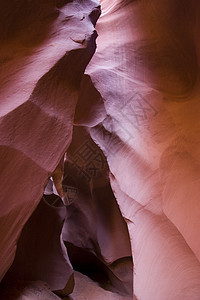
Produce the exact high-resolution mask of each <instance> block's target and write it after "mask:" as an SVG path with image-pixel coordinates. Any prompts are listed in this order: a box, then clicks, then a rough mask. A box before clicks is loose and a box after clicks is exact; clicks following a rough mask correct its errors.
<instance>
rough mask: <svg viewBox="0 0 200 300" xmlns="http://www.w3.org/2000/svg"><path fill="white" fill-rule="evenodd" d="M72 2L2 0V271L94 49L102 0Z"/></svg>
mask: <svg viewBox="0 0 200 300" xmlns="http://www.w3.org/2000/svg"><path fill="white" fill-rule="evenodd" d="M68 2H69V1H51V0H47V1H43V2H42V3H41V1H37V0H36V1H32V2H30V1H28V2H27V1H25V0H20V1H14V2H11V1H7V2H4V3H1V18H0V19H1V26H0V27H1V37H0V39H1V53H0V55H1V88H0V98H1V104H0V106H1V108H0V111H1V124H0V144H1V146H0V153H1V167H0V170H1V173H0V181H1V185H2V188H1V196H0V201H1V215H0V228H1V240H0V264H1V270H0V279H2V277H3V276H4V274H5V272H6V271H7V270H8V268H9V266H10V264H11V263H12V261H13V258H14V254H15V250H16V242H17V239H18V237H19V235H20V232H21V230H22V227H23V225H24V224H25V222H26V221H27V220H28V218H29V217H30V215H31V213H32V212H33V210H34V209H35V208H36V206H37V204H38V202H39V200H40V199H41V196H42V194H43V191H44V187H45V186H46V184H47V180H48V177H49V176H50V174H51V173H52V172H53V171H54V169H55V168H56V166H57V165H58V162H59V161H60V159H61V157H62V156H63V153H64V152H65V150H66V149H67V147H68V146H69V144H70V141H71V136H72V126H73V117H74V111H75V107H76V102H77V97H78V88H79V84H80V80H81V78H82V75H83V73H84V69H85V67H86V65H87V64H88V62H89V60H90V59H91V57H92V55H93V53H94V51H95V39H96V36H97V34H96V31H95V30H94V26H93V24H92V22H94V15H92V17H91V18H90V15H91V13H92V12H93V11H95V13H96V12H97V8H96V7H98V2H92V1H91V2H90V1H88V2H87V3H83V2H82V1H81V2H80V1H74V2H73V3H68ZM54 288H55V287H54Z"/></svg>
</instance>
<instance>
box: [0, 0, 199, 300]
mask: <svg viewBox="0 0 200 300" xmlns="http://www.w3.org/2000/svg"><path fill="white" fill-rule="evenodd" d="M1 5H2V9H1V18H0V20H1V23H2V24H1V26H0V28H1V29H0V30H1V45H2V47H1V52H0V55H1V83H2V85H1V89H0V93H1V104H0V106H1V124H0V138H1V140H0V141H1V157H2V159H1V173H0V182H1V184H2V188H1V197H0V199H1V200H0V201H1V218H0V228H1V236H2V239H1V241H0V262H1V266H2V268H1V278H2V277H3V275H4V274H5V272H6V271H7V270H8V267H9V266H10V264H11V262H12V260H13V258H14V253H15V249H16V241H17V239H18V237H19V234H20V232H21V230H22V227H23V225H24V224H25V222H26V221H27V220H28V218H29V217H30V215H31V213H32V212H33V210H34V209H35V207H36V206H37V204H38V202H39V199H40V198H41V196H42V193H43V190H44V187H45V185H46V184H47V181H48V177H49V176H51V174H52V172H53V171H54V170H55V169H56V166H57V165H58V164H59V161H60V160H61V158H62V157H63V155H64V153H65V152H66V151H67V152H66V159H65V168H64V173H63V176H64V180H63V191H62V188H61V181H60V180H61V175H60V173H59V172H60V171H59V172H55V173H54V176H53V177H54V181H55V185H56V187H57V191H58V192H59V194H60V195H61V196H63V195H64V197H63V200H64V202H65V203H66V204H68V207H67V218H66V222H65V226H64V230H63V233H62V234H63V238H64V240H65V241H66V245H67V246H68V247H71V248H70V249H72V250H71V251H72V254H74V253H75V250H76V251H78V250H79V251H80V249H81V248H83V249H84V251H85V250H87V253H90V254H91V255H95V257H96V258H97V259H98V260H99V261H100V262H101V263H102V264H103V265H104V267H105V268H107V270H108V269H109V271H108V273H109V274H111V273H110V272H113V274H114V275H115V276H117V275H116V274H117V271H116V270H114V267H113V265H112V263H113V262H114V261H115V260H117V259H122V258H123V257H125V256H128V255H130V245H129V236H128V233H127V228H126V226H125V223H124V221H123V219H122V217H121V213H122V215H123V217H124V219H125V220H126V222H127V225H128V230H129V234H130V241H131V246H132V255H133V261H134V272H133V273H134V294H135V296H134V297H136V298H137V299H138V300H139V299H141V300H161V299H162V300H169V299H170V300H182V299H184V300H199V297H200V252H199V251H200V250H199V249H200V239H199V225H200V224H199V223H200V221H199V205H200V204H199V192H200V191H199V174H200V172H199V162H198V161H199V149H200V147H199V125H200V124H199V108H200V104H199V99H198V98H199V97H198V95H199V57H200V55H199V54H200V50H199V49H200V47H199V39H198V34H199V3H197V1H195V0H192V1H190V2H188V1H186V0H184V1H180V0H175V1H174V0H173V1H171V0H166V1H157V0H152V1H147V0H143V1H131V0H129V1H128V0H127V1H126V0H102V1H101V5H102V16H101V18H100V19H99V21H98V23H97V25H96V30H97V32H98V35H99V37H98V39H97V51H96V53H95V54H94V51H95V38H96V32H95V31H94V25H95V24H96V20H97V18H98V15H99V9H98V1H89V0H88V1H78V0H76V1H57V2H56V1H50V0H46V1H43V2H42V4H41V3H40V2H39V1H36V0H35V1H34V2H33V4H32V3H30V2H29V1H28V2H27V1H25V0H21V1H14V2H13V4H12V9H11V2H10V1H8V2H6V3H4V4H1ZM36 15H37V17H35V16H36ZM80 24H81V25H80ZM93 54H94V56H93V58H92V60H91V61H90V59H91V57H92V55H93ZM89 61H90V63H89ZM88 63H89V65H88V66H87V64H88ZM86 66H87V69H86V71H85V68H86ZM84 71H85V74H84V76H83V73H84ZM19 79H20V80H19ZM77 100H78V101H77ZM73 123H74V125H75V126H76V128H75V129H74V134H73V138H72V127H73ZM91 138H92V139H93V141H94V142H95V143H96V144H97V145H99V147H100V148H101V150H102V151H103V153H104V156H102V152H99V151H100V150H99V149H98V148H97V146H95V148H93V147H91V143H93V142H92V140H91ZM71 139H72V143H71ZM70 144H71V145H70ZM69 145H70V147H69ZM88 145H89V146H88ZM93 145H94V143H93ZM82 146H83V148H84V149H82V148H81V147H82ZM85 146H87V147H86V148H87V149H86V150H87V151H88V149H91V151H92V155H90V156H89V157H88V158H85V159H82V160H81V158H80V156H78V158H77V153H79V150H80V149H81V153H83V152H84V151H85ZM67 149H68V150H67ZM97 149H98V150H97ZM82 151H83V152H82ZM100 153H101V154H100ZM79 154H80V153H79ZM86 154H87V153H86ZM96 154H97V155H99V159H98V160H96V156H95V155H96ZM93 155H94V156H93ZM105 157H106V159H107V162H106V163H105V164H104V161H105ZM97 161H98V167H97V168H96V162H97ZM107 163H108V165H107ZM57 170H58V169H57ZM57 170H56V171H57ZM108 171H109V175H108ZM108 178H109V179H110V182H109V180H108ZM110 185H111V187H112V190H113V192H114V195H115V197H116V199H117V202H118V204H119V208H120V210H121V212H120V211H119V208H118V206H117V204H116V201H115V198H114V195H113V193H112V191H111V189H110ZM119 241H123V242H122V244H121V245H120V243H119ZM73 247H74V248H73ZM73 251H74V252H73ZM77 253H83V252H77ZM84 253H85V252H84ZM75 256H76V255H75ZM71 259H74V260H75V261H76V262H77V261H78V260H77V257H72V255H71ZM79 262H80V261H79ZM115 271H116V272H115ZM70 272H71V271H70ZM111 277H112V278H115V277H114V276H113V275H112V276H110V278H111ZM46 280H47V281H48V279H46ZM115 280H116V278H115ZM55 282H56V278H55ZM115 282H116V281H115ZM117 282H118V283H119V281H117ZM122 282H123V279H122ZM120 284H121V283H120ZM59 289H60V287H59ZM121 292H122V291H121Z"/></svg>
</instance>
